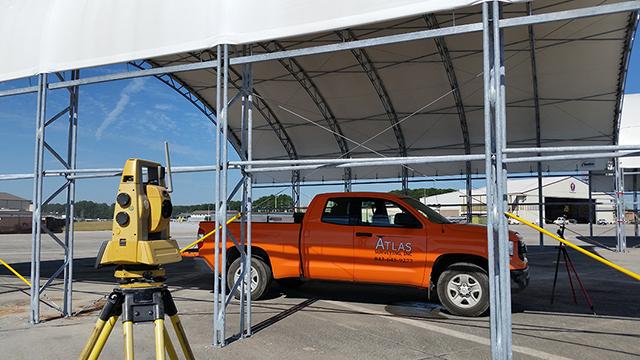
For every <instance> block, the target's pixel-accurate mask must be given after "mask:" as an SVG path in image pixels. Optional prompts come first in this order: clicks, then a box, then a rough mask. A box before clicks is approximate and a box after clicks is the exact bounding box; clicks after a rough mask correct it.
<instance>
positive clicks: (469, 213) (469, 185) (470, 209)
mask: <svg viewBox="0 0 640 360" xmlns="http://www.w3.org/2000/svg"><path fill="white" fill-rule="evenodd" d="M466 168H467V181H466V186H467V224H471V222H472V221H473V206H472V200H473V198H472V197H471V195H472V189H473V186H472V183H471V161H467V164H466Z"/></svg>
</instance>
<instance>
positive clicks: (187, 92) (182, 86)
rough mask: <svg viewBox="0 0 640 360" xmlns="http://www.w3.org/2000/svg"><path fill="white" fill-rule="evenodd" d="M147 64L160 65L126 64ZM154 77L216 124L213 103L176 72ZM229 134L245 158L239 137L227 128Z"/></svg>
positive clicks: (140, 65) (140, 66) (138, 64)
mask: <svg viewBox="0 0 640 360" xmlns="http://www.w3.org/2000/svg"><path fill="white" fill-rule="evenodd" d="M145 63H146V64H148V65H149V66H150V67H152V68H160V67H162V66H161V65H160V64H158V63H157V62H155V61H153V60H149V59H147V60H141V61H131V62H129V63H128V64H129V65H131V66H134V67H136V68H138V69H140V70H147V69H148V68H147V67H145V66H144V64H145ZM154 77H155V78H156V79H158V80H160V81H162V82H163V83H164V84H165V85H167V86H169V87H170V88H172V89H173V90H175V91H176V92H177V93H179V94H180V95H182V97H184V98H185V99H186V100H187V101H189V102H190V103H191V104H192V105H193V106H195V107H196V108H197V109H198V110H200V112H202V114H204V116H206V117H207V118H208V119H209V120H210V121H211V122H212V123H213V124H214V125H216V124H217V121H216V120H217V119H216V115H215V114H216V109H215V107H214V106H213V105H211V104H210V103H209V102H208V101H207V100H206V99H205V98H204V97H202V96H200V95H199V94H198V92H197V91H196V90H195V89H193V88H192V87H191V86H189V85H188V84H187V83H186V82H185V81H183V80H182V79H181V78H180V77H179V76H178V75H176V74H161V75H154ZM229 132H230V134H231V136H230V138H229V141H230V142H231V145H232V146H233V148H234V149H235V150H236V152H237V153H238V154H239V155H240V156H241V157H242V156H244V158H246V156H245V155H244V154H243V153H242V150H241V149H242V147H241V146H240V139H239V138H238V136H237V135H236V133H235V132H234V131H233V129H229Z"/></svg>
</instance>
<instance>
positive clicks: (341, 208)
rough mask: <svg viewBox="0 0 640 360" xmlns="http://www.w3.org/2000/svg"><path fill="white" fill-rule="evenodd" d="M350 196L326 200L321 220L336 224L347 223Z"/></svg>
mask: <svg viewBox="0 0 640 360" xmlns="http://www.w3.org/2000/svg"><path fill="white" fill-rule="evenodd" d="M350 204H351V199H350V198H334V199H329V200H327V203H326V204H325V206H324V211H323V212H322V219H321V221H322V222H325V223H329V224H336V225H349V207H350Z"/></svg>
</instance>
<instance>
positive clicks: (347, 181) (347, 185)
mask: <svg viewBox="0 0 640 360" xmlns="http://www.w3.org/2000/svg"><path fill="white" fill-rule="evenodd" d="M352 184H353V180H352V176H351V168H345V169H344V192H351V189H352V186H351V185H352ZM307 205H308V204H307Z"/></svg>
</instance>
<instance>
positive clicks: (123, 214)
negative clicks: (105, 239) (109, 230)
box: [116, 211, 129, 226]
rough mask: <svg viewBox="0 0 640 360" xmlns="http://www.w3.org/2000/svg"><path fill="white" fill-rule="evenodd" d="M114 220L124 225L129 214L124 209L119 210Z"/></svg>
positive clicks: (127, 220) (127, 221)
mask: <svg viewBox="0 0 640 360" xmlns="http://www.w3.org/2000/svg"><path fill="white" fill-rule="evenodd" d="M116 222H117V223H118V225H120V226H126V225H127V224H128V223H129V215H127V213H126V212H124V211H121V212H119V213H118V214H117V215H116Z"/></svg>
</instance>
